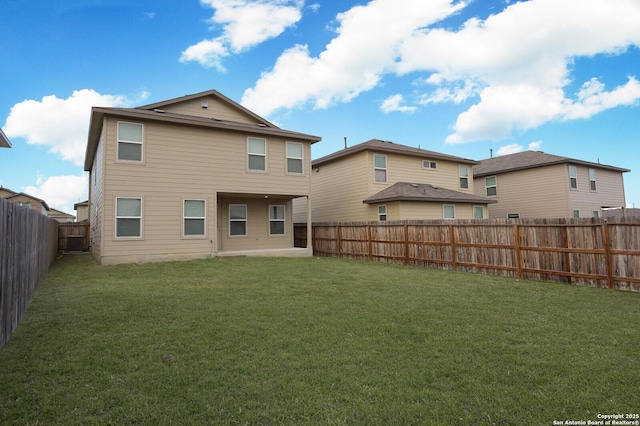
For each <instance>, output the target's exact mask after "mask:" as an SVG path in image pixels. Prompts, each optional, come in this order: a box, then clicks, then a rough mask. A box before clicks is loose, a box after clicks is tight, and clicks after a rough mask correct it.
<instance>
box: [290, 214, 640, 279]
mask: <svg viewBox="0 0 640 426" xmlns="http://www.w3.org/2000/svg"><path fill="white" fill-rule="evenodd" d="M301 229H302V226H296V236H295V238H296V245H300V244H305V241H304V238H305V236H304V234H303V232H302V231H301ZM639 237H640V220H639V219H638V218H622V219H607V220H605V219H535V220H528V219H520V220H511V219H490V220H454V221H443V220H437V221H436V220H434V221H393V222H348V223H347V222H345V223H317V224H314V225H313V251H314V254H315V255H316V256H334V257H342V258H349V259H361V260H369V261H380V262H388V263H402V264H406V265H415V266H425V267H432V268H440V269H450V270H457V271H467V272H482V273H490V274H496V275H503V276H509V277H514V278H527V279H536V280H544V281H554V282H563V283H570V284H577V285H584V286H592V287H608V288H615V289H622V290H634V291H640V247H639V242H638V241H639Z"/></svg>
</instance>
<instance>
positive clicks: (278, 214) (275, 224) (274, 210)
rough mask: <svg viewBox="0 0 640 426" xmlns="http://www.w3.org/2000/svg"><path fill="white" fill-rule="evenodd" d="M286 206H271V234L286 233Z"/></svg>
mask: <svg viewBox="0 0 640 426" xmlns="http://www.w3.org/2000/svg"><path fill="white" fill-rule="evenodd" d="M284 229H285V220H284V206H283V205H273V206H269V235H284Z"/></svg>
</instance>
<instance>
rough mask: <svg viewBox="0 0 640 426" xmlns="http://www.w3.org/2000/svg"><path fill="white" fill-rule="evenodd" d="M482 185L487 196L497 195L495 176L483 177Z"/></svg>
mask: <svg viewBox="0 0 640 426" xmlns="http://www.w3.org/2000/svg"><path fill="white" fill-rule="evenodd" d="M484 186H485V188H486V189H487V197H491V196H494V195H498V185H497V178H496V177H495V176H488V177H486V178H484Z"/></svg>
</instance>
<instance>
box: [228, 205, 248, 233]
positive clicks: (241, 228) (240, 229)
mask: <svg viewBox="0 0 640 426" xmlns="http://www.w3.org/2000/svg"><path fill="white" fill-rule="evenodd" d="M229 235H238V236H239V235H247V205H246V204H230V205H229Z"/></svg>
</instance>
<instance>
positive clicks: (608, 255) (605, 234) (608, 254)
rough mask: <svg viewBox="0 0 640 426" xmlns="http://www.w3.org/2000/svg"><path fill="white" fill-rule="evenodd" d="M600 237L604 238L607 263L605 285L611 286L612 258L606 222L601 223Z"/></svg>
mask: <svg viewBox="0 0 640 426" xmlns="http://www.w3.org/2000/svg"><path fill="white" fill-rule="evenodd" d="M602 239H603V240H604V253H605V262H606V264H607V287H609V288H613V259H612V258H611V246H610V244H609V243H610V241H609V225H608V224H607V223H606V222H605V223H603V224H602Z"/></svg>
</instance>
